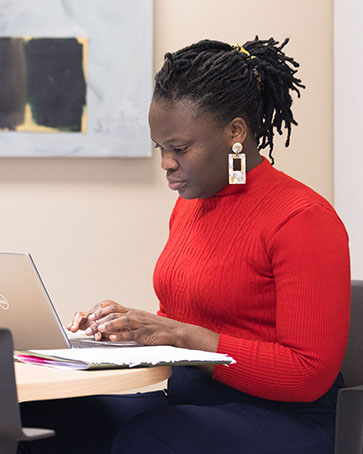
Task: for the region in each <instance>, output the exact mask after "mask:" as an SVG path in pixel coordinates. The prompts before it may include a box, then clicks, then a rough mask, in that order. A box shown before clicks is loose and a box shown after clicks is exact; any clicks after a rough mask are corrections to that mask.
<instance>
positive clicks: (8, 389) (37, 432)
mask: <svg viewBox="0 0 363 454" xmlns="http://www.w3.org/2000/svg"><path fill="white" fill-rule="evenodd" d="M53 435H54V431H53V430H48V429H29V428H23V427H22V425H21V420H20V411H19V405H18V397H17V392H16V384H15V373H14V360H13V339H12V336H11V333H10V331H9V330H8V329H5V328H0V453H1V454H15V453H16V451H17V446H18V442H19V441H30V440H38V439H40V438H46V437H51V436H53Z"/></svg>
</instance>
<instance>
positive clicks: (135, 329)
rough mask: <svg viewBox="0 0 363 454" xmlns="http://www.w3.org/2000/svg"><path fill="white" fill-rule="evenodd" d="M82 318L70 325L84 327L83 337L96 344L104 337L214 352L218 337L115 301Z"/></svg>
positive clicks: (202, 329)
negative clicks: (90, 337)
mask: <svg viewBox="0 0 363 454" xmlns="http://www.w3.org/2000/svg"><path fill="white" fill-rule="evenodd" d="M82 314H85V313H83V312H78V313H77V314H76V315H75V317H74V320H73V322H74V323H75V325H76V326H79V327H80V328H81V326H82V327H86V334H87V335H88V336H92V335H93V336H94V337H95V339H96V340H100V339H101V338H102V337H106V338H108V339H110V340H111V341H123V340H125V341H135V342H138V343H140V344H144V345H174V346H176V347H184V348H192V349H200V350H206V351H214V352H215V351H217V346H218V334H217V333H215V332H213V331H211V330H209V329H206V328H203V327H201V326H197V325H191V324H188V323H183V322H179V321H177V320H173V319H170V318H166V317H162V316H159V315H155V314H152V313H150V312H146V311H141V310H137V309H131V308H128V307H125V306H121V305H120V304H118V303H116V302H115V301H111V300H107V301H103V302H102V303H101V304H98V305H97V306H95V307H94V308H93V309H92V310H91V311H90V312H89V313H87V315H86V316H84V315H82ZM79 320H81V321H80V323H79V324H78V325H77V323H78V321H79ZM82 329H83V328H82Z"/></svg>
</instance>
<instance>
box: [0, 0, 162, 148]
mask: <svg viewBox="0 0 363 454" xmlns="http://www.w3.org/2000/svg"><path fill="white" fill-rule="evenodd" d="M152 15H153V2H152V0H138V1H137V2H134V1H133V0H109V1H108V2H104V1H103V0H32V1H31V2H29V1H27V0H16V1H12V2H9V1H7V0H0V18H1V20H0V157H1V156H3V157H140V156H151V144H150V138H149V131H148V123H147V113H148V106H149V103H150V99H151V93H152V83H153V81H152V55H153V47H152V21H153V16H152Z"/></svg>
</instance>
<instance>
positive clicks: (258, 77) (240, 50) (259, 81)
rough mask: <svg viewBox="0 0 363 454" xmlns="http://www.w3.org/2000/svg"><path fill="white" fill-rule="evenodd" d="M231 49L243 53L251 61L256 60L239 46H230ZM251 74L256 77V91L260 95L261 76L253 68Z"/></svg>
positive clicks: (261, 87)
mask: <svg viewBox="0 0 363 454" xmlns="http://www.w3.org/2000/svg"><path fill="white" fill-rule="evenodd" d="M232 47H233V49H236V51H237V52H243V53H244V54H246V55H247V57H249V58H250V59H251V60H253V59H254V58H256V57H255V56H254V55H251V54H250V53H249V52H248V50H246V49H245V48H244V47H242V46H241V45H240V44H232ZM253 72H254V75H255V77H256V80H257V88H258V91H259V92H260V93H261V92H262V89H263V85H262V79H261V76H260V75H259V74H258V71H257V69H256V68H253Z"/></svg>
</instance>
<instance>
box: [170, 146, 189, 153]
mask: <svg viewBox="0 0 363 454" xmlns="http://www.w3.org/2000/svg"><path fill="white" fill-rule="evenodd" d="M187 150H188V147H184V148H173V151H174V153H177V154H183V153H185V152H186V151H187Z"/></svg>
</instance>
